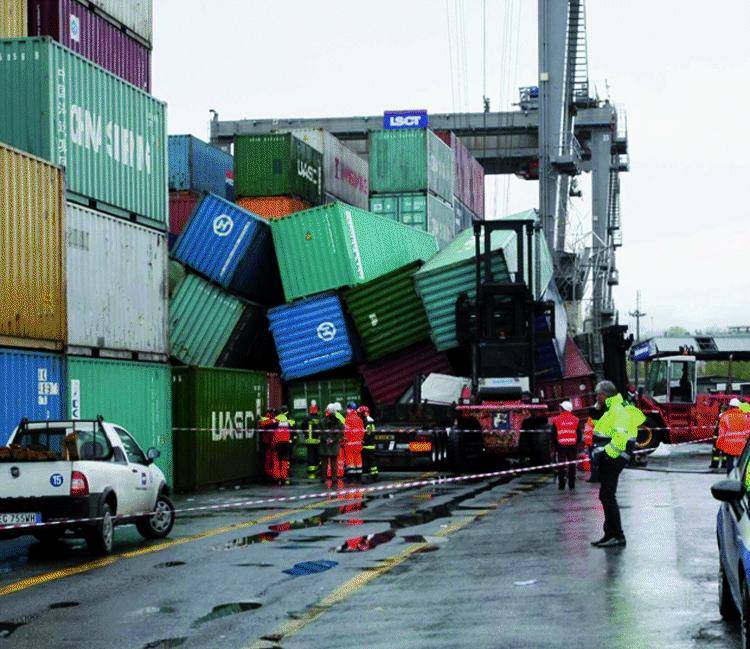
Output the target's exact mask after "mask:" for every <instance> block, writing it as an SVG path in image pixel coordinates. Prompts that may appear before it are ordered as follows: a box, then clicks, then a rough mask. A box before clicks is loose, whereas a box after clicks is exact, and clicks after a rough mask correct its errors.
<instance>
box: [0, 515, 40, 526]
mask: <svg viewBox="0 0 750 649" xmlns="http://www.w3.org/2000/svg"><path fill="white" fill-rule="evenodd" d="M41 522H42V515H41V514H40V513H39V512H18V513H14V514H0V525H22V524H24V523H41Z"/></svg>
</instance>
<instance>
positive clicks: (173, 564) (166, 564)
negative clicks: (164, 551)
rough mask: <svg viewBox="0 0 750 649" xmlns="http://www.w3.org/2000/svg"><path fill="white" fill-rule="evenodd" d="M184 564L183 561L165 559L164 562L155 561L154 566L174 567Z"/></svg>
mask: <svg viewBox="0 0 750 649" xmlns="http://www.w3.org/2000/svg"><path fill="white" fill-rule="evenodd" d="M184 565H185V562H184V561H165V562H164V563H157V564H156V565H155V566H154V568H176V567H177V566H184Z"/></svg>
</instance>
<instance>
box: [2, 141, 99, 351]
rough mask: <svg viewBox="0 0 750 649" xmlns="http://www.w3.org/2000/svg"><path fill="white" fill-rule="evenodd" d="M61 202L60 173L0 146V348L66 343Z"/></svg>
mask: <svg viewBox="0 0 750 649" xmlns="http://www.w3.org/2000/svg"><path fill="white" fill-rule="evenodd" d="M64 196H65V182H64V175H63V171H62V169H60V168H59V167H56V166H54V165H52V164H50V163H49V162H46V161H44V160H41V159H40V158H37V157H35V156H32V155H29V154H28V153H24V152H22V151H18V150H17V149H12V148H10V147H8V146H6V145H4V144H0V296H1V297H0V345H11V346H16V347H31V348H37V349H61V348H62V346H63V345H64V343H65V340H66V330H67V320H66V302H65V292H66V291H65V230H64V227H65V224H64V220H65V218H64V217H65V202H64ZM76 244H77V245H82V246H83V245H87V244H88V242H87V241H85V240H83V239H82V240H81V241H77V242H76Z"/></svg>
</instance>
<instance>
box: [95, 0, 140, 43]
mask: <svg viewBox="0 0 750 649" xmlns="http://www.w3.org/2000/svg"><path fill="white" fill-rule="evenodd" d="M89 1H90V2H91V4H92V5H95V6H96V7H98V8H99V9H100V10H101V11H102V12H103V13H104V14H106V15H107V16H109V17H111V18H113V19H114V20H115V21H116V22H118V23H120V24H121V25H122V26H123V27H125V28H126V31H129V32H131V33H132V34H133V35H134V36H136V37H137V38H140V39H142V40H143V41H144V43H146V44H149V45H150V44H151V43H152V41H153V25H154V6H153V5H154V0H89Z"/></svg>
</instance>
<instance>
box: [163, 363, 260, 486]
mask: <svg viewBox="0 0 750 649" xmlns="http://www.w3.org/2000/svg"><path fill="white" fill-rule="evenodd" d="M267 407H268V383H267V378H266V374H265V373H263V372H247V371H242V370H227V369H216V368H206V367H175V368H174V369H173V370H172V408H173V410H172V412H173V416H172V420H173V422H174V427H175V430H174V453H175V488H176V489H177V490H178V491H192V490H194V489H197V488H200V487H204V486H208V485H213V484H218V483H222V482H234V481H239V480H247V479H249V478H255V477H258V476H259V475H260V474H261V461H260V445H259V439H258V437H259V436H258V433H257V431H256V430H255V429H256V428H257V421H258V419H259V418H260V417H261V416H262V415H263V414H264V413H265V411H266V408H267Z"/></svg>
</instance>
